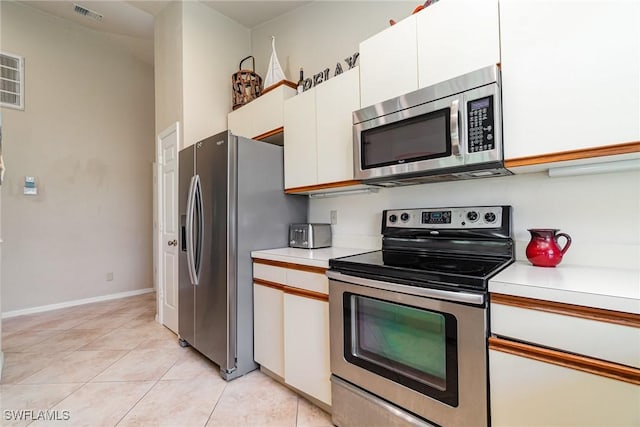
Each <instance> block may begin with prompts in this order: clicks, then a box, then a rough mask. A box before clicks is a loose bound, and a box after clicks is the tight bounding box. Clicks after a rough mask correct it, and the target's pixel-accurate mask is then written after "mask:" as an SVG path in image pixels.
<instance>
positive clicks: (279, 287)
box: [253, 277, 284, 291]
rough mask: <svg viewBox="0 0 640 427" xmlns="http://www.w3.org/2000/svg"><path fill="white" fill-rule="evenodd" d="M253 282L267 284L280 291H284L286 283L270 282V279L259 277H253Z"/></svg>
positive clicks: (261, 284)
mask: <svg viewBox="0 0 640 427" xmlns="http://www.w3.org/2000/svg"><path fill="white" fill-rule="evenodd" d="M253 283H255V284H256V285H260V286H266V287H267V288H273V289H277V290H279V291H284V285H281V284H280V283H276V282H270V281H269V280H264V279H259V278H257V277H254V278H253Z"/></svg>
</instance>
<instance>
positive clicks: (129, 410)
mask: <svg viewBox="0 0 640 427" xmlns="http://www.w3.org/2000/svg"><path fill="white" fill-rule="evenodd" d="M122 382H125V381H122ZM129 382H131V381H129ZM141 382H142V381H141ZM159 382H160V379H157V380H156V381H155V382H154V383H153V385H152V386H151V387H149V389H148V390H147V391H145V392H144V393H143V394H142V396H140V398H139V399H138V400H136V401H135V403H134V404H133V405H131V407H130V408H129V409H128V410H127V412H125V413H124V415H123V416H122V417H120V419H119V420H118V422H117V423H115V424H114V427H115V426H117V425H118V424H120V423H121V422H122V420H124V419H125V418H126V417H127V415H129V413H130V412H131V411H132V410H133V408H135V407H136V406H137V405H138V403H140V401H141V400H142V399H144V398H145V396H146V395H147V394H149V393H150V392H151V390H153V388H154V387H155V386H156V385H158V383H159Z"/></svg>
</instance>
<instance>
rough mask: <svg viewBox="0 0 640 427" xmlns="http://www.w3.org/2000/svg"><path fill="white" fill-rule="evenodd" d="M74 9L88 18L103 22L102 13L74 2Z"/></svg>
mask: <svg viewBox="0 0 640 427" xmlns="http://www.w3.org/2000/svg"><path fill="white" fill-rule="evenodd" d="M73 11H74V12H75V13H77V14H80V15H82V16H86V17H87V18H91V19H94V20H96V21H100V22H102V18H103V16H102V15H100V14H99V13H98V12H96V11H95V10H91V9H87V8H86V7H82V6H80V5H79V4H75V3H74V4H73Z"/></svg>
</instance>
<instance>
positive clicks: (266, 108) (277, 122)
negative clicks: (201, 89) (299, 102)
mask: <svg viewBox="0 0 640 427" xmlns="http://www.w3.org/2000/svg"><path fill="white" fill-rule="evenodd" d="M295 93H296V91H295V89H292V88H290V87H289V86H285V85H281V86H278V87H277V88H275V89H273V90H271V91H269V92H267V93H265V94H264V95H262V96H260V97H259V98H258V99H255V100H253V101H251V102H250V103H248V104H247V105H243V106H242V107H240V108H238V109H237V110H235V111H232V112H231V113H229V116H228V119H227V120H228V125H229V130H230V131H231V132H232V133H233V134H234V135H239V136H244V137H246V138H255V137H257V136H261V135H264V134H265V133H267V132H270V131H273V130H276V129H278V128H281V127H282V126H283V120H284V118H283V111H284V106H283V105H284V100H285V99H288V98H291V97H292V96H293V95H295Z"/></svg>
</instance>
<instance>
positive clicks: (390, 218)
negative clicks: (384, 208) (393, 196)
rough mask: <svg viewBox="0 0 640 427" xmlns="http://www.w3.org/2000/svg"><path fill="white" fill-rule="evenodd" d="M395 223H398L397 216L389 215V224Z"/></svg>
mask: <svg viewBox="0 0 640 427" xmlns="http://www.w3.org/2000/svg"><path fill="white" fill-rule="evenodd" d="M397 221H398V215H395V214H391V215H389V222H391V223H395V222H397Z"/></svg>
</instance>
